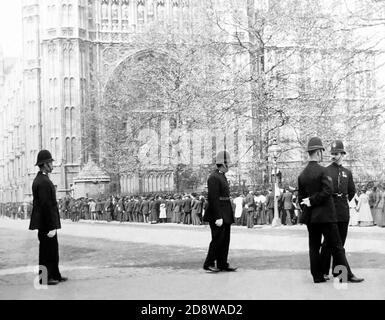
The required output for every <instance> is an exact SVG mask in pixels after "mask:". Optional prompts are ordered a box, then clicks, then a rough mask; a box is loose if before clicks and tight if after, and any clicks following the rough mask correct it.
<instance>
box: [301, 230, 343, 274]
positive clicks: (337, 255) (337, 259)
mask: <svg viewBox="0 0 385 320" xmlns="http://www.w3.org/2000/svg"><path fill="white" fill-rule="evenodd" d="M307 229H308V232H309V256H310V272H311V274H312V276H313V278H314V279H321V278H323V274H324V273H323V265H322V260H321V254H320V248H321V239H322V236H323V237H324V241H325V246H326V247H327V248H328V250H330V252H331V255H332V256H333V261H334V263H335V265H336V266H345V267H346V268H347V271H348V272H349V264H348V261H347V260H346V256H345V249H344V247H343V245H342V242H341V238H340V234H339V231H338V226H337V223H309V224H308V225H307ZM338 273H339V272H338Z"/></svg>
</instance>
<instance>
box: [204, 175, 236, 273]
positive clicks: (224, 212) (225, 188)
mask: <svg viewBox="0 0 385 320" xmlns="http://www.w3.org/2000/svg"><path fill="white" fill-rule="evenodd" d="M207 187H208V196H207V197H208V207H207V209H206V211H205V215H204V217H203V220H204V221H207V222H209V224H210V229H211V237H212V240H211V242H210V245H209V250H208V253H207V257H206V260H205V262H204V267H207V266H215V261H216V262H217V268H218V269H226V268H227V267H228V265H229V264H228V262H227V257H228V252H229V245H230V226H231V224H232V223H234V221H235V219H234V212H233V207H232V205H231V201H230V188H229V183H228V181H227V179H226V176H225V174H224V173H221V172H220V171H219V170H218V169H217V170H215V171H214V172H213V173H212V174H211V175H210V176H209V178H208V180H207ZM218 219H223V224H222V226H221V227H218V226H216V225H215V221H216V220H218Z"/></svg>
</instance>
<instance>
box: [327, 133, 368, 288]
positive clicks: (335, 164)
mask: <svg viewBox="0 0 385 320" xmlns="http://www.w3.org/2000/svg"><path fill="white" fill-rule="evenodd" d="M330 154H331V156H332V158H331V159H332V163H331V164H330V165H329V166H328V167H327V174H328V176H330V177H331V178H332V180H333V200H334V207H335V210H336V215H337V226H338V231H339V234H340V238H341V242H342V245H343V246H345V241H346V236H347V235H348V226H349V218H350V214H349V202H350V201H351V200H352V199H353V198H354V195H355V193H356V188H355V186H354V181H353V175H352V172H351V171H350V170H349V169H346V168H345V167H343V166H342V162H343V158H344V156H345V154H346V152H345V150H344V145H343V143H342V141H341V140H335V141H333V143H332V145H331V149H330ZM321 259H322V265H323V273H324V277H325V278H326V279H328V278H329V276H328V274H329V269H330V260H331V252H330V247H328V246H327V245H326V243H325V242H324V243H323V244H322V248H321ZM334 268H335V263H334V260H333V267H332V273H333V271H334ZM348 278H349V279H350V280H351V281H352V282H353V281H355V282H360V281H363V280H364V279H359V278H357V277H356V276H355V275H354V274H353V273H352V271H351V270H350V268H348Z"/></svg>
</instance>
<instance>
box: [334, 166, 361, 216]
mask: <svg viewBox="0 0 385 320" xmlns="http://www.w3.org/2000/svg"><path fill="white" fill-rule="evenodd" d="M327 173H328V175H329V176H330V177H331V178H332V181H333V191H334V192H333V200H334V205H335V210H336V214H337V221H338V222H347V223H348V222H349V201H350V200H352V199H353V197H354V195H355V193H356V188H355V186H354V181H353V175H352V172H351V171H350V170H349V169H346V168H344V167H343V166H340V165H338V164H336V163H332V164H331V165H329V166H328V167H327Z"/></svg>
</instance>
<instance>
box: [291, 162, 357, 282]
mask: <svg viewBox="0 0 385 320" xmlns="http://www.w3.org/2000/svg"><path fill="white" fill-rule="evenodd" d="M332 194H333V185H332V179H331V177H330V176H329V175H328V172H327V169H326V168H324V167H322V166H320V165H319V164H318V163H317V162H315V161H310V162H309V163H308V165H307V166H306V168H305V169H304V170H303V171H302V172H301V174H300V176H299V177H298V199H299V203H301V202H302V200H303V199H304V198H307V197H309V200H310V204H311V206H310V207H305V208H304V214H305V215H307V216H308V218H307V228H308V232H309V256H310V271H311V274H312V276H313V278H314V280H321V279H323V270H322V261H321V255H320V247H321V239H322V236H324V239H325V243H327V246H328V247H329V248H330V251H331V252H332V255H333V260H334V261H335V262H336V265H341V266H346V268H347V270H348V272H349V265H348V262H347V260H346V257H345V250H344V248H343V246H342V242H341V239H340V235H339V232H338V227H337V217H336V212H335V208H334V202H333V198H332Z"/></svg>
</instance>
